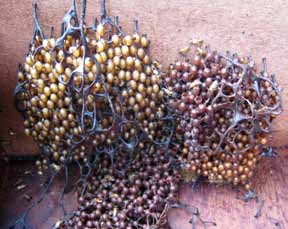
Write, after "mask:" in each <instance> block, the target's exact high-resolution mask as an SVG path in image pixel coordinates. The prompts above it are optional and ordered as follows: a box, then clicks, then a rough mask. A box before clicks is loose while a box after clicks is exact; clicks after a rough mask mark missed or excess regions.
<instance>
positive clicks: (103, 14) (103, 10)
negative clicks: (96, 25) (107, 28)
mask: <svg viewBox="0 0 288 229" xmlns="http://www.w3.org/2000/svg"><path fill="white" fill-rule="evenodd" d="M104 18H106V0H101V19H104Z"/></svg>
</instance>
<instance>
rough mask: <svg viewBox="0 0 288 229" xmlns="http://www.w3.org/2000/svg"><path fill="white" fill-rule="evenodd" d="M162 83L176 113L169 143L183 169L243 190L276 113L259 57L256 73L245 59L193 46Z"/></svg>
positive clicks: (276, 100)
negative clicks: (190, 55) (259, 64)
mask: <svg viewBox="0 0 288 229" xmlns="http://www.w3.org/2000/svg"><path fill="white" fill-rule="evenodd" d="M163 79H164V81H165V84H166V92H167V93H168V94H169V96H170V98H169V106H170V108H171V109H173V110H175V111H176V113H177V128H176V137H175V139H174V141H173V145H174V146H176V147H175V148H176V149H179V148H180V149H181V150H180V155H181V157H182V158H183V159H184V160H185V162H186V167H185V170H186V171H188V172H192V173H193V174H195V175H199V176H204V177H207V178H208V179H209V181H210V182H220V183H223V182H228V183H233V184H234V185H238V184H241V185H245V187H246V188H247V189H249V188H250V178H251V177H252V175H253V170H254V168H255V165H256V163H257V161H259V159H260V156H259V154H260V151H261V148H262V146H264V145H266V143H267V138H268V135H269V134H271V123H272V121H273V119H274V118H275V117H276V116H277V115H278V114H280V113H281V111H282V103H281V97H280V92H279V88H278V86H277V83H276V82H275V77H274V76H273V75H272V76H270V75H269V74H268V73H267V68H266V62H265V59H264V60H263V69H262V70H260V71H259V70H257V68H256V65H255V64H254V62H253V61H252V59H251V58H241V57H239V56H237V55H236V54H234V55H231V54H230V53H227V54H226V55H221V54H219V53H217V52H216V51H210V49H208V48H207V49H205V48H201V47H198V48H197V49H196V50H195V52H194V54H193V55H192V57H191V58H189V60H188V59H186V60H184V61H178V62H176V63H175V64H172V65H171V66H170V69H169V71H168V73H167V74H166V75H164V76H163ZM178 151H179V150H178Z"/></svg>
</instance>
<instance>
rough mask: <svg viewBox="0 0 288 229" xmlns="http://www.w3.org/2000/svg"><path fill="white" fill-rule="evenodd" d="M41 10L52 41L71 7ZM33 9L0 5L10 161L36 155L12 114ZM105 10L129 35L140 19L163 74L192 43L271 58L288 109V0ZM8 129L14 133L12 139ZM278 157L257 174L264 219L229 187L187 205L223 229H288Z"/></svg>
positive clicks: (164, 3) (280, 139)
mask: <svg viewBox="0 0 288 229" xmlns="http://www.w3.org/2000/svg"><path fill="white" fill-rule="evenodd" d="M87 2H88V4H87V21H90V22H91V21H92V17H93V16H94V15H98V14H99V12H100V0H88V1H87ZM37 3H38V13H39V20H40V24H41V25H42V27H43V29H44V31H45V32H46V34H48V33H49V29H50V26H52V25H53V26H54V27H55V29H56V31H58V29H59V25H60V21H61V17H62V16H63V14H64V12H65V11H67V10H68V9H69V4H70V0H38V1H37ZM31 5H32V0H22V1H19V0H9V1H8V0H6V1H5V0H0V7H1V11H0V12H1V13H0V80H1V81H0V82H1V83H0V108H1V110H2V112H0V137H1V139H3V140H4V141H5V142H4V143H5V149H6V152H7V154H9V155H30V154H36V153H37V147H36V146H35V145H34V144H33V142H32V141H31V140H30V139H29V138H27V137H25V136H24V135H23V125H22V120H21V117H20V115H19V114H18V113H17V112H16V111H15V109H14V106H13V96H12V95H13V90H14V86H15V82H16V76H17V68H16V64H17V62H23V60H24V54H25V51H26V49H27V46H28V44H29V41H30V39H31V34H32V29H33V23H32V16H31V11H32V10H31V9H32V7H31ZM107 11H108V13H109V14H110V15H118V16H120V23H121V25H122V27H123V29H124V30H125V31H132V20H133V19H134V18H135V17H137V18H138V20H139V26H140V31H141V32H143V33H147V34H148V35H149V38H150V40H151V50H152V55H153V57H154V58H156V59H158V60H159V61H161V63H162V64H163V67H164V68H166V67H167V66H168V65H169V63H171V62H173V61H174V60H176V59H177V57H178V55H177V50H178V49H179V48H181V47H183V46H185V45H186V44H187V43H188V41H189V40H190V39H191V38H201V39H204V40H205V42H206V43H207V44H210V45H211V47H212V48H216V49H218V50H220V51H223V52H224V51H226V50H231V51H233V52H234V51H235V52H238V53H240V54H241V55H248V54H252V56H254V58H255V60H256V62H258V63H259V62H260V61H261V58H262V57H263V56H265V57H267V58H268V64H269V69H270V71H271V73H275V74H276V75H277V78H278V81H279V84H280V85H281V87H282V89H283V92H282V95H283V103H284V108H285V103H286V102H288V101H287V100H288V96H287V86H288V77H287V72H288V58H287V56H288V17H287V14H288V1H287V0H275V1H271V0H256V1H251V0H234V1H231V0H193V1H191V0H178V1H177V0H158V1H155V0H154V1H153V0H146V1H143V0H107ZM287 115H288V113H287V111H284V113H283V114H282V115H281V116H280V117H279V118H278V119H277V120H276V121H275V123H274V127H273V129H274V137H273V139H272V140H271V144H272V145H274V146H283V145H285V144H287V143H288V141H287V137H286V136H287V133H288V120H287V119H288V118H287ZM9 130H11V131H13V132H15V133H16V134H15V135H13V136H12V135H11V134H10V135H9V132H10V133H11V131H9ZM279 152H280V153H281V154H280V157H279V158H278V159H276V160H275V161H273V162H272V164H269V162H268V161H267V162H265V163H266V164H265V166H266V167H265V166H264V168H263V169H259V172H258V174H260V178H259V179H256V191H258V192H259V193H260V194H262V196H263V197H264V199H265V198H266V200H267V201H266V205H265V209H264V212H265V213H263V214H262V217H261V218H260V219H259V220H256V219H254V217H253V212H254V210H255V208H256V204H251V203H250V205H246V204H242V203H240V202H239V201H236V200H235V195H234V194H233V192H232V191H231V190H227V189H225V188H216V187H213V188H212V189H211V190H210V191H207V189H205V190H204V187H202V186H201V188H200V191H199V190H198V191H197V192H196V193H195V194H194V197H193V198H189V199H190V202H191V201H192V202H193V201H194V202H193V203H198V204H199V206H200V207H202V210H203V209H204V211H205V209H206V210H207V211H206V215H207V216H209V217H210V219H211V218H212V219H215V220H216V222H217V221H218V222H217V223H218V226H217V228H276V226H275V225H273V223H271V220H270V221H269V217H270V218H271V217H272V218H276V219H278V220H279V221H281V225H282V228H288V224H287V221H288V215H287V213H286V212H287V211H286V210H287V207H286V209H285V206H288V200H287V196H288V193H287V188H288V182H287V176H288V169H287V168H288V163H287V159H288V158H287V151H285V150H282V151H279ZM269 171H274V172H273V174H272V173H270V172H269ZM263 175H265V176H263ZM205 187H206V186H205ZM202 189H203V190H202ZM186 191H187V190H186ZM184 192H185V190H184ZM189 195H191V193H189V192H188V193H186V194H185V193H184V195H183V198H184V199H185V198H186V199H187V198H188V197H189ZM198 197H199V198H198ZM200 197H201V198H200ZM269 206H270V207H269ZM271 212H272V213H271ZM173 214H176V213H175V212H174V213H173ZM174 216H175V215H174ZM183 217H184V216H183V214H182V216H181V217H180V218H177V217H174V218H173V219H174V221H173V222H177V219H179V220H180V221H181V220H182V221H183V219H184V218H185V217H184V218H183ZM186 219H187V216H186ZM183 222H184V221H183ZM175 225H176V226H175V227H174V228H180V229H181V228H183V229H184V228H188V225H186V226H185V224H181V223H180V224H175ZM179 225H182V226H179ZM189 228H190V227H189Z"/></svg>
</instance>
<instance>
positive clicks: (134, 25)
mask: <svg viewBox="0 0 288 229" xmlns="http://www.w3.org/2000/svg"><path fill="white" fill-rule="evenodd" d="M133 31H134V33H136V34H137V33H138V32H139V29H138V20H137V19H136V18H135V19H134V23H133Z"/></svg>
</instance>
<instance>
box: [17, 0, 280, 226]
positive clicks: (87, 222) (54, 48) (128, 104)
mask: <svg viewBox="0 0 288 229" xmlns="http://www.w3.org/2000/svg"><path fill="white" fill-rule="evenodd" d="M33 9H34V10H33V17H34V26H35V28H34V33H33V38H32V42H31V44H30V46H29V50H28V52H27V55H26V60H25V62H24V63H23V64H20V65H19V73H18V82H17V85H16V89H15V105H16V108H17V110H18V111H19V112H21V114H22V115H23V118H24V126H25V133H26V134H27V135H28V136H32V137H33V139H34V140H35V142H36V143H37V144H38V146H39V148H40V150H41V157H40V159H39V160H37V162H36V165H37V168H38V171H39V174H43V173H44V171H46V170H50V171H51V170H52V171H53V172H54V173H61V172H62V171H63V170H65V168H67V167H68V166H70V165H71V164H73V163H75V162H76V163H78V164H79V165H81V166H86V167H88V168H89V173H88V174H87V176H86V177H85V181H84V184H83V182H82V185H79V187H78V205H79V206H78V209H77V210H76V211H75V213H74V214H73V215H72V216H71V217H70V218H69V219H65V220H63V221H61V222H60V223H57V227H58V228H69V227H73V228H167V210H168V209H169V207H170V206H171V204H173V203H177V202H178V198H177V195H178V187H179V185H180V183H181V182H183V180H184V177H185V176H186V175H187V174H188V175H192V176H193V177H204V178H207V181H208V182H210V183H229V184H233V185H241V186H242V187H245V188H246V189H247V190H250V189H251V178H252V176H253V171H254V170H255V168H256V165H257V164H258V162H259V160H260V159H261V152H262V151H263V149H264V147H265V145H266V144H267V141H268V137H269V135H270V134H271V124H272V121H273V120H274V119H275V117H276V116H277V115H279V114H280V113H281V111H282V102H281V96H280V92H279V88H278V85H277V83H276V81H275V77H274V75H272V76H271V75H269V74H268V72H267V68H266V61H265V59H264V60H263V69H261V70H258V69H257V67H256V65H255V63H254V62H253V60H252V59H251V58H244V57H239V56H237V55H236V54H233V55H231V54H230V53H229V52H227V53H226V54H225V55H223V54H220V53H219V52H217V51H211V50H210V49H209V48H207V47H205V48H203V47H202V45H199V43H201V42H196V43H197V45H196V49H194V50H192V53H190V52H189V54H188V50H190V49H191V48H192V46H191V47H189V48H187V49H184V50H181V56H180V57H181V58H180V59H181V60H180V61H176V62H175V63H173V64H171V65H170V67H169V68H168V69H167V71H162V69H161V65H160V64H159V63H158V62H157V61H154V60H153V58H151V56H150V55H149V44H150V42H149V40H148V37H147V36H146V35H141V34H139V32H138V22H137V21H136V20H135V21H134V31H133V33H131V34H129V33H125V32H124V31H122V29H121V26H120V24H119V20H118V17H114V18H113V19H111V18H110V17H109V16H107V14H106V9H105V1H102V13H101V18H100V19H99V20H97V19H95V22H94V24H93V25H91V26H89V25H87V24H86V22H85V20H84V19H85V11H86V1H85V0H82V1H81V10H80V14H79V15H80V16H79V17H78V16H77V13H76V6H75V1H72V6H71V8H70V10H69V11H68V12H67V13H66V14H65V16H64V17H63V20H62V24H61V34H60V36H59V37H57V36H54V34H53V33H51V36H50V37H49V38H46V37H45V36H44V33H43V31H42V30H41V27H40V25H39V23H38V19H37V14H36V5H35V4H34V5H33ZM192 43H193V42H192ZM193 45H194V46H193V47H195V42H194V43H193ZM81 166H80V167H81ZM81 173H82V172H81Z"/></svg>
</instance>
